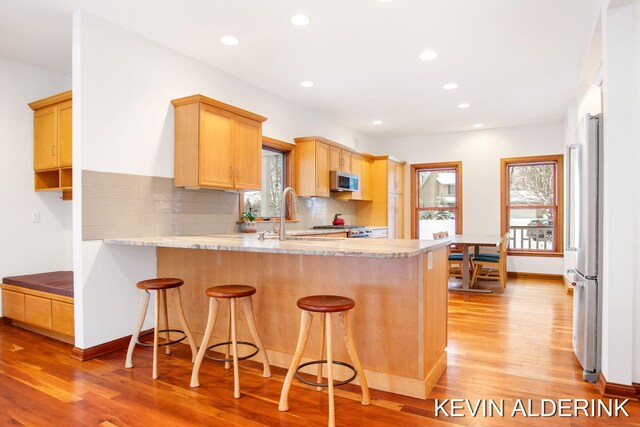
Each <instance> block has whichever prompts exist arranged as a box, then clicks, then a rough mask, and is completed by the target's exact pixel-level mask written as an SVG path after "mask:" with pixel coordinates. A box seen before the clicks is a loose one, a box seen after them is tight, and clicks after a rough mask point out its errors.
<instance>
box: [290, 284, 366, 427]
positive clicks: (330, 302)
mask: <svg viewBox="0 0 640 427" xmlns="http://www.w3.org/2000/svg"><path fill="white" fill-rule="evenodd" d="M355 305H356V303H355V302H354V301H353V300H352V299H351V298H346V297H340V296H334V295H314V296H309V297H304V298H301V299H299V300H298V307H299V308H301V309H302V318H301V320H300V335H299V336H298V345H297V346H296V351H295V353H294V355H293V360H292V361H291V366H290V367H289V371H288V372H287V376H286V378H285V380H284V384H283V385H282V393H281V394H280V405H279V406H278V409H279V410H280V411H288V410H289V401H288V397H289V389H290V388H291V382H292V381H293V378H294V377H295V378H297V379H298V380H299V381H301V382H303V383H305V384H308V385H312V386H315V387H316V389H317V390H321V387H327V388H328V389H329V426H335V424H336V420H335V407H334V402H333V387H334V385H343V384H347V383H349V382H351V381H353V380H354V379H355V378H356V376H357V377H358V378H359V379H360V387H361V388H362V404H363V405H369V403H370V398H369V387H368V386H367V379H366V378H365V376H364V371H363V370H362V365H361V364H360V359H358V354H357V353H356V347H355V345H354V344H353V335H352V333H351V323H350V322H349V310H351V309H352V308H353V307H355ZM311 313H321V314H322V317H323V321H324V322H323V329H322V335H323V343H322V345H323V348H324V346H325V343H324V340H325V338H324V336H325V335H326V348H327V359H326V360H314V361H311V362H307V363H303V364H302V365H299V363H300V360H301V359H302V354H303V353H304V348H305V347H306V345H307V338H309V329H310V328H311V322H312V320H313V316H312V314H311ZM331 313H339V317H340V324H341V325H342V334H343V336H344V342H345V345H346V347H347V352H348V353H349V357H351V362H352V363H353V366H351V365H349V364H347V363H344V362H339V361H334V360H333V348H332V344H331V341H332V330H331ZM322 352H323V353H324V350H323V351H322ZM321 357H322V356H321ZM323 363H326V364H327V383H326V384H322V383H321V381H322V364H323ZM334 363H335V364H338V365H342V366H346V367H348V368H350V369H351V370H352V371H353V376H351V378H349V379H347V380H344V381H340V382H337V383H335V384H334V382H333V364H334ZM316 364H317V365H319V366H318V379H317V382H316V383H313V382H310V381H307V380H304V379H302V378H301V377H300V375H298V371H299V370H300V369H302V368H304V367H305V366H309V365H316Z"/></svg>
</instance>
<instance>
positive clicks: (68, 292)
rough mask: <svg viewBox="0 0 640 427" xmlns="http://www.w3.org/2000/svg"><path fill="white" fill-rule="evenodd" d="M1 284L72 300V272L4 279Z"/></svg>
mask: <svg viewBox="0 0 640 427" xmlns="http://www.w3.org/2000/svg"><path fill="white" fill-rule="evenodd" d="M2 283H6V284H7V285H14V286H20V287H21V288H27V289H33V290H35V291H41V292H47V293H50V294H55V295H62V296H65V297H71V298H73V271H53V272H51V273H38V274H27V275H25V276H12V277H4V278H3V279H2Z"/></svg>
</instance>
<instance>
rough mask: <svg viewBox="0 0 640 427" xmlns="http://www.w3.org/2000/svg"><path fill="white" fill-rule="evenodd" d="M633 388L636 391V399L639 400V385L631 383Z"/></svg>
mask: <svg viewBox="0 0 640 427" xmlns="http://www.w3.org/2000/svg"><path fill="white" fill-rule="evenodd" d="M631 384H633V387H634V388H635V389H636V397H637V398H638V400H640V383H631Z"/></svg>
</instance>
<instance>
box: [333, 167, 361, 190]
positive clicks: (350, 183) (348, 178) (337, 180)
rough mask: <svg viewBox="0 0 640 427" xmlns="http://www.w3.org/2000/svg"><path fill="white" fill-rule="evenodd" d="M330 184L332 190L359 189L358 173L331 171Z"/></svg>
mask: <svg viewBox="0 0 640 427" xmlns="http://www.w3.org/2000/svg"><path fill="white" fill-rule="evenodd" d="M329 185H330V187H329V188H330V189H331V191H358V175H353V174H351V173H346V172H342V171H331V172H330V182H329Z"/></svg>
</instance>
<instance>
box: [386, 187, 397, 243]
mask: <svg viewBox="0 0 640 427" xmlns="http://www.w3.org/2000/svg"><path fill="white" fill-rule="evenodd" d="M387 226H388V227H389V230H388V233H389V238H390V239H395V238H396V199H395V197H394V194H393V193H387Z"/></svg>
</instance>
